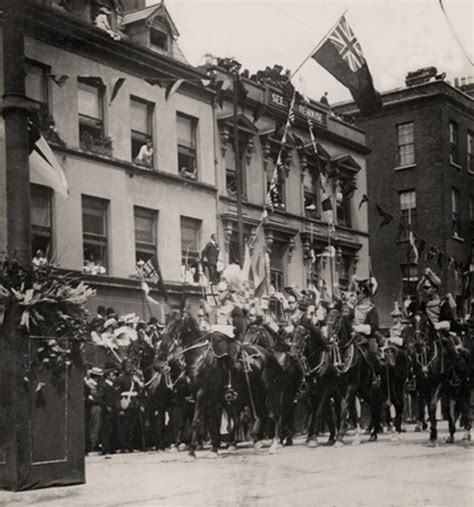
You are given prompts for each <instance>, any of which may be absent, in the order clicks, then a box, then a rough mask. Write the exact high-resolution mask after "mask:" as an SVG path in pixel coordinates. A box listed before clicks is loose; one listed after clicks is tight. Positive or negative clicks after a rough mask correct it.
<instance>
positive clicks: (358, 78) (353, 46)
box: [312, 16, 382, 116]
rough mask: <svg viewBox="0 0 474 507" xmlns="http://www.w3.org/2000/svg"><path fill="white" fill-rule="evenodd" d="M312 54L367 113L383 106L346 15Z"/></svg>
mask: <svg viewBox="0 0 474 507" xmlns="http://www.w3.org/2000/svg"><path fill="white" fill-rule="evenodd" d="M312 58H313V59H314V60H316V61H317V62H318V63H319V64H320V65H321V66H322V67H324V68H325V69H326V70H327V71H328V72H329V73H330V74H332V75H333V76H334V77H335V78H336V79H337V80H338V81H339V82H340V83H342V84H343V85H344V86H345V87H346V88H348V89H349V91H350V92H351V95H352V97H353V99H354V101H355V102H356V104H357V106H358V107H359V109H360V112H361V113H362V114H363V115H364V116H369V115H371V114H374V113H376V112H377V111H378V110H379V109H380V108H381V107H382V99H381V98H380V95H379V93H378V92H377V91H376V90H375V88H374V84H373V81H372V76H371V74H370V71H369V67H368V65H367V62H366V60H365V58H364V55H363V53H362V48H361V46H360V43H359V41H358V39H357V37H356V36H355V35H354V32H353V31H352V29H351V27H350V26H349V24H348V23H347V21H346V18H345V16H341V18H340V19H339V22H338V23H337V25H336V27H335V28H334V29H333V30H332V31H331V32H330V33H329V35H328V36H327V37H326V39H324V42H323V43H322V44H320V45H319V47H318V49H316V51H315V52H314V53H313V55H312Z"/></svg>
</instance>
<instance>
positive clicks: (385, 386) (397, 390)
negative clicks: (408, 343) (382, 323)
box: [381, 339, 408, 441]
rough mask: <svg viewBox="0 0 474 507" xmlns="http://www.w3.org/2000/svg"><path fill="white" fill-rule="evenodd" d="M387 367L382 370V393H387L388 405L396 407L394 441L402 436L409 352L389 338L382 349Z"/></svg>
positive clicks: (386, 400)
mask: <svg viewBox="0 0 474 507" xmlns="http://www.w3.org/2000/svg"><path fill="white" fill-rule="evenodd" d="M382 351H383V356H384V363H385V367H384V368H383V370H382V387H381V391H382V394H385V395H386V399H385V402H386V405H387V407H388V408H390V407H391V406H393V407H394V409H395V416H394V418H393V424H394V427H395V431H396V434H395V435H394V436H393V437H392V440H393V441H396V440H398V439H399V438H400V434H401V433H402V419H403V411H404V407H405V386H406V383H407V379H408V354H407V352H406V350H405V349H404V348H403V347H402V346H401V345H397V344H395V343H394V342H393V341H391V340H390V339H388V340H387V341H386V345H385V346H384V347H383V349H382Z"/></svg>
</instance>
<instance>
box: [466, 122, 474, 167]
mask: <svg viewBox="0 0 474 507" xmlns="http://www.w3.org/2000/svg"><path fill="white" fill-rule="evenodd" d="M466 143H467V146H466V151H467V155H466V158H467V171H468V172H469V173H471V174H474V132H473V131H472V130H468V131H467V136H466Z"/></svg>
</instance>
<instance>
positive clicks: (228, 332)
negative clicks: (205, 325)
mask: <svg viewBox="0 0 474 507" xmlns="http://www.w3.org/2000/svg"><path fill="white" fill-rule="evenodd" d="M211 332H216V333H222V334H224V335H225V336H227V337H228V338H234V337H235V335H234V326H229V325H226V324H213V325H212V326H211Z"/></svg>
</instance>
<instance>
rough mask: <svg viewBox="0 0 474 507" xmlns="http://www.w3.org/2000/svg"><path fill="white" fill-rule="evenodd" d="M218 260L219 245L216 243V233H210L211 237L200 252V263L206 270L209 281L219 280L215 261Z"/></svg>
mask: <svg viewBox="0 0 474 507" xmlns="http://www.w3.org/2000/svg"><path fill="white" fill-rule="evenodd" d="M218 261H219V245H218V244H217V234H211V239H210V241H209V242H208V243H207V245H206V246H205V247H204V250H203V251H202V252H201V263H202V265H203V266H204V267H207V270H208V279H209V282H210V283H217V282H218V281H219V272H218V271H217V262H218Z"/></svg>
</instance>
